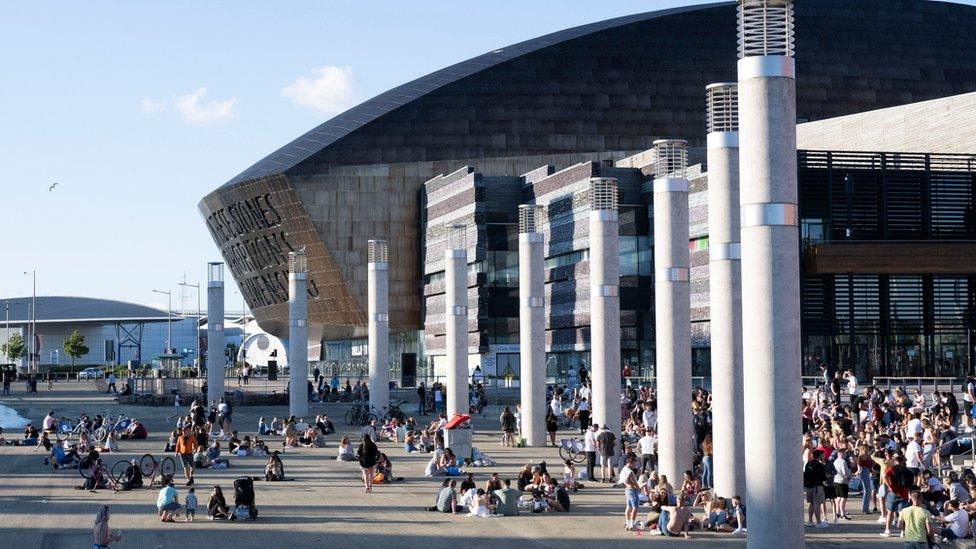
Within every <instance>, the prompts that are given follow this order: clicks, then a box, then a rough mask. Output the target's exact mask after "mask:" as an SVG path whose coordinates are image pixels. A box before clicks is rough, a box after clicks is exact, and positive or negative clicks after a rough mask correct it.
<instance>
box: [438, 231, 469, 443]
mask: <svg viewBox="0 0 976 549" xmlns="http://www.w3.org/2000/svg"><path fill="white" fill-rule="evenodd" d="M447 231H448V234H447V250H446V251H445V252H444V282H445V290H446V295H445V311H444V312H445V320H446V322H447V330H446V339H447V342H446V343H447V398H446V402H445V404H446V406H447V417H448V419H450V418H452V417H454V414H467V413H469V411H470V404H469V401H468V251H467V227H466V226H464V225H448V227H447ZM472 435H473V433H472V429H452V430H448V431H446V432H445V440H444V442H445V443H446V444H447V446H448V447H449V448H450V449H451V450H452V451H453V452H454V455H456V456H458V457H459V458H469V457H471V439H472Z"/></svg>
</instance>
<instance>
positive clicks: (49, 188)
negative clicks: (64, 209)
mask: <svg viewBox="0 0 976 549" xmlns="http://www.w3.org/2000/svg"><path fill="white" fill-rule="evenodd" d="M57 186H58V184H57V183H55V184H54V185H51V186H50V187H48V188H47V191H48V192H51V191H53V190H54V187H57Z"/></svg>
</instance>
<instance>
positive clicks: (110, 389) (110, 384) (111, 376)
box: [105, 372, 119, 394]
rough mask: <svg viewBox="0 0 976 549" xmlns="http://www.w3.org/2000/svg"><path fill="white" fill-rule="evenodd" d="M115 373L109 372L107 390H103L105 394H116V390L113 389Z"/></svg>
mask: <svg viewBox="0 0 976 549" xmlns="http://www.w3.org/2000/svg"><path fill="white" fill-rule="evenodd" d="M116 381H117V380H116V379H115V372H109V374H108V389H106V390H105V392H106V393H116V394H117V393H118V392H119V391H118V389H116V388H115V383H116Z"/></svg>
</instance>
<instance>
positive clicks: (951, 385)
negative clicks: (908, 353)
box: [802, 376, 962, 393]
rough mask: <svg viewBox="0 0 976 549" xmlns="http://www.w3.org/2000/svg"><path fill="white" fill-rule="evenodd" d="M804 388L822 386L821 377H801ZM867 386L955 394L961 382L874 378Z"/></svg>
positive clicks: (958, 380) (902, 377)
mask: <svg viewBox="0 0 976 549" xmlns="http://www.w3.org/2000/svg"><path fill="white" fill-rule="evenodd" d="M802 379H803V385H804V386H818V385H822V384H823V376H803V378H802ZM869 385H875V386H877V387H882V386H883V387H884V388H885V389H886V390H889V391H890V390H891V389H892V387H905V388H906V389H907V388H908V387H911V386H915V388H916V389H918V390H919V391H921V390H922V387H925V388H928V387H932V390H934V391H942V390H945V389H947V388H948V390H949V392H950V393H955V392H956V387H959V386H961V385H962V380H961V379H960V378H957V377H930V376H875V377H874V378H873V379H872V380H871V383H870V384H869ZM863 386H864V382H861V381H859V382H858V387H863ZM845 391H847V384H846V380H841V392H845Z"/></svg>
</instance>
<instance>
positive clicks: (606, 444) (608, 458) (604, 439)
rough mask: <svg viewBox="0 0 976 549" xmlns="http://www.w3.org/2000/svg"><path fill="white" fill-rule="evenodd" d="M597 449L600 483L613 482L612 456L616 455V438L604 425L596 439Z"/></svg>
mask: <svg viewBox="0 0 976 549" xmlns="http://www.w3.org/2000/svg"><path fill="white" fill-rule="evenodd" d="M596 442H597V447H598V449H599V451H600V474H601V475H602V477H603V478H602V479H601V481H602V482H613V456H614V455H615V453H616V446H617V436H616V435H614V434H613V433H611V432H610V428H609V427H607V426H606V425H604V426H603V430H602V431H600V434H599V435H597V437H596Z"/></svg>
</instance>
